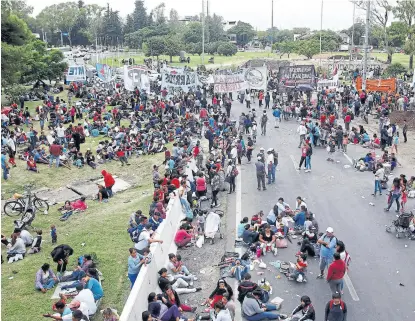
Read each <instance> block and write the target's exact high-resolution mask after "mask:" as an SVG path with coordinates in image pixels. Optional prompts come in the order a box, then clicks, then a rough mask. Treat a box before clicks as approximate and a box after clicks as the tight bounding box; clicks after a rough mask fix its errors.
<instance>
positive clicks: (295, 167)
mask: <svg viewBox="0 0 415 321" xmlns="http://www.w3.org/2000/svg"><path fill="white" fill-rule="evenodd" d="M290 158H291V160H292V162H293V165H294V169H295V171H296V172H297V174H298V175H300V172H299V171H298V167H297V162H296V161H295V158H294V156H293V155H290Z"/></svg>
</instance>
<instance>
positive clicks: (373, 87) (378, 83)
mask: <svg viewBox="0 0 415 321" xmlns="http://www.w3.org/2000/svg"><path fill="white" fill-rule="evenodd" d="M356 89H357V90H358V91H361V90H362V77H357V79H356ZM366 91H379V92H384V93H390V92H392V93H395V92H396V78H388V79H366Z"/></svg>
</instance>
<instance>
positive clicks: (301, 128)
mask: <svg viewBox="0 0 415 321" xmlns="http://www.w3.org/2000/svg"><path fill="white" fill-rule="evenodd" d="M297 133H298V134H299V135H300V144H299V145H298V148H301V145H302V144H303V142H304V139H305V135H306V134H307V128H306V127H305V126H304V123H303V122H301V124H300V126H298V128H297Z"/></svg>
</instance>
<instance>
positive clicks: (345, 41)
mask: <svg viewBox="0 0 415 321" xmlns="http://www.w3.org/2000/svg"><path fill="white" fill-rule="evenodd" d="M337 35H338V36H339V37H340V38H341V39H342V44H347V45H349V44H350V37H349V36H348V35H347V34H346V33H344V32H339V33H338V34H337Z"/></svg>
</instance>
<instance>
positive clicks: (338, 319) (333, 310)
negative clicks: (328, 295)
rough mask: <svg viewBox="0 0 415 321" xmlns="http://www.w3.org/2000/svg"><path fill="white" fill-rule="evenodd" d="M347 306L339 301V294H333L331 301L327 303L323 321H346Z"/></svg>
mask: <svg viewBox="0 0 415 321" xmlns="http://www.w3.org/2000/svg"><path fill="white" fill-rule="evenodd" d="M346 319H347V306H346V303H345V302H344V301H342V299H341V295H340V293H334V294H333V295H332V299H331V300H330V301H329V302H327V304H326V310H325V315H324V321H346Z"/></svg>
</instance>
